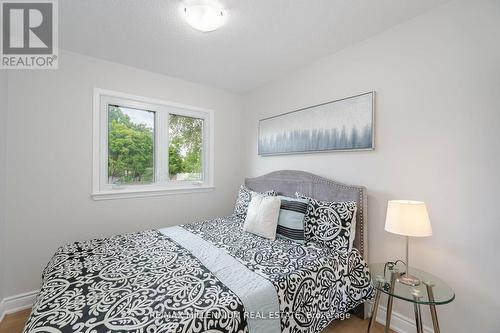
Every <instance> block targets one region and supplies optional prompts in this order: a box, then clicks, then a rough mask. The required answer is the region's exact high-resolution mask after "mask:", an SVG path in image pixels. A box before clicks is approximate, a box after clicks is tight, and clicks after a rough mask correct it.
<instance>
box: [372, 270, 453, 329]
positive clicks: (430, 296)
mask: <svg viewBox="0 0 500 333" xmlns="http://www.w3.org/2000/svg"><path fill="white" fill-rule="evenodd" d="M369 266H370V275H371V277H372V283H373V286H374V287H375V289H376V294H375V301H374V304H373V311H372V317H371V319H370V324H369V325H368V333H369V332H370V328H371V327H372V326H373V325H372V324H373V323H374V322H375V320H376V318H377V310H378V305H379V302H380V294H381V293H385V294H387V296H388V300H387V317H386V320H385V327H386V332H387V331H388V329H389V328H390V326H391V314H392V301H393V299H394V297H396V298H399V299H402V300H404V301H407V302H411V303H413V307H414V310H415V325H416V327H417V332H418V333H422V332H423V327H422V316H421V310H420V305H428V306H429V309H430V311H431V316H432V325H433V327H434V332H435V333H439V332H440V330H439V321H438V317H437V311H436V305H443V304H447V303H450V302H451V301H453V300H454V299H455V293H454V292H453V290H452V289H451V288H450V287H449V286H448V285H447V284H446V283H445V282H444V281H443V280H441V279H440V278H438V277H436V276H434V275H432V274H430V273H427V272H424V271H422V270H419V269H416V268H413V267H410V271H411V274H412V275H415V276H416V277H418V278H419V279H420V280H421V281H422V282H421V283H420V284H419V285H418V286H409V285H406V284H403V283H400V282H399V281H398V279H399V277H400V276H401V275H402V273H401V270H400V269H398V267H394V268H390V267H389V266H386V265H385V263H379V264H371V265H369ZM384 268H385V271H384ZM403 273H404V270H403Z"/></svg>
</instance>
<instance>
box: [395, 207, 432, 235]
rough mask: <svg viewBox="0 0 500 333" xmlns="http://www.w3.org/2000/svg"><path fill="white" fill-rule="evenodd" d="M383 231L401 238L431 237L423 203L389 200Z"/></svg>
mask: <svg viewBox="0 0 500 333" xmlns="http://www.w3.org/2000/svg"><path fill="white" fill-rule="evenodd" d="M385 230H386V231H388V232H391V233H393V234H398V235H403V236H412V237H425V236H431V235H432V228H431V221H430V220H429V214H428V213H427V207H426V206H425V203H423V202H421V201H410V200H390V201H389V202H388V203H387V215H386V217H385Z"/></svg>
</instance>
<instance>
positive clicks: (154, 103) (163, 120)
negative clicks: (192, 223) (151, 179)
mask: <svg viewBox="0 0 500 333" xmlns="http://www.w3.org/2000/svg"><path fill="white" fill-rule="evenodd" d="M124 100H125V101H124ZM108 104H118V105H120V106H124V107H131V108H136V109H142V110H148V111H154V112H155V147H154V150H155V183H153V184H144V185H121V186H113V185H109V184H107V168H108V163H107V154H108V146H107V141H108V111H107V107H105V106H107V105H108ZM179 109H181V110H179ZM169 113H173V114H178V115H182V116H188V117H196V118H202V119H203V120H204V122H203V123H204V125H203V131H207V132H208V133H207V134H206V135H205V134H204V135H203V149H202V153H203V157H202V159H203V163H202V166H203V171H202V174H203V180H202V181H199V182H197V181H195V182H181V181H179V182H176V181H169V180H168V149H167V154H166V155H165V154H164V152H163V155H165V156H163V155H162V154H160V145H161V144H160V143H161V142H162V141H163V142H164V141H168V130H165V129H168V114H169ZM165 115H167V116H165ZM158 125H160V126H158ZM160 128H163V131H161V130H160ZM92 132H93V145H92V147H93V149H92V160H93V173H92V191H91V197H92V198H93V199H94V200H109V199H125V198H140V197H152V196H164V195H172V194H185V193H193V192H207V191H211V190H213V189H214V166H215V161H214V112H213V110H210V109H206V108H201V107H196V106H191V105H185V104H179V103H174V102H169V101H163V100H159V99H154V98H148V97H142V96H136V95H132V94H127V93H122V92H117V91H112V90H107V89H100V88H94V96H93V119H92ZM207 141H208V142H207Z"/></svg>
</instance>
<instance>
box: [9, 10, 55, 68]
mask: <svg viewBox="0 0 500 333" xmlns="http://www.w3.org/2000/svg"><path fill="white" fill-rule="evenodd" d="M56 1H57V0H31V1H29V2H27V1H19V0H17V1H16V0H3V1H2V2H1V15H0V16H1V18H2V26H1V28H2V33H1V36H2V41H1V57H2V58H1V64H0V68H4V69H57V65H58V61H57V60H58V59H57V58H58V54H57V52H58V47H57V46H58V45H57V41H58V36H57V28H58V26H57V2H56Z"/></svg>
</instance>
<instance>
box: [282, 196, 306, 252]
mask: <svg viewBox="0 0 500 333" xmlns="http://www.w3.org/2000/svg"><path fill="white" fill-rule="evenodd" d="M278 198H280V200H281V206H280V215H279V218H278V229H277V230H276V233H277V234H278V237H280V238H285V239H288V240H291V241H294V242H297V243H301V244H303V243H304V217H305V215H306V212H307V207H308V203H309V199H295V198H290V197H284V196H279V197H278Z"/></svg>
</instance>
